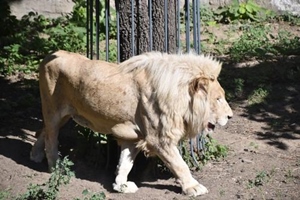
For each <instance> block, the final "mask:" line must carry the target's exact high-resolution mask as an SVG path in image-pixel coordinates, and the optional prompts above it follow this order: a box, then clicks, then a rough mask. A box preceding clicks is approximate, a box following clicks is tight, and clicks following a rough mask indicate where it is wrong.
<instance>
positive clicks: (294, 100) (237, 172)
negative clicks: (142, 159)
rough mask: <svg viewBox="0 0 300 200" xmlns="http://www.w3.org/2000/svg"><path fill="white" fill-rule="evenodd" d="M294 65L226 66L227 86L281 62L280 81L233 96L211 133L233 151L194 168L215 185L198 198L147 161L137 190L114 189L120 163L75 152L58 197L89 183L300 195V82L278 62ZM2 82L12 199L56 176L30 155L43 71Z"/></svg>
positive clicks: (5, 183)
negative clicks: (257, 94)
mask: <svg viewBox="0 0 300 200" xmlns="http://www.w3.org/2000/svg"><path fill="white" fill-rule="evenodd" d="M295 65H296V66H299V65H300V59H299V58H298V57H296V58H293V57H292V58H285V59H278V60H276V61H272V63H255V64H252V65H251V66H250V65H232V66H231V67H229V65H228V66H225V67H224V69H223V70H225V72H223V71H222V73H224V74H223V76H222V77H221V84H222V82H224V84H222V85H223V87H224V88H225V89H227V88H229V87H230V82H228V81H227V82H226V81H225V80H226V79H228V80H231V79H234V78H236V77H243V78H245V80H247V76H250V75H251V76H255V73H263V72H264V71H265V69H264V67H268V66H272V67H273V66H275V67H273V68H274V71H273V72H272V77H271V78H273V80H275V82H274V83H272V90H271V91H272V92H271V93H270V94H269V96H268V99H267V103H261V104H259V105H258V106H252V105H250V104H249V102H247V100H246V99H247V98H246V97H247V94H249V93H250V90H251V88H246V89H245V91H246V94H244V96H245V97H244V98H243V97H242V98H236V99H233V100H232V101H231V102H230V104H231V106H232V109H233V111H234V117H233V118H232V119H231V120H230V122H229V123H228V125H226V127H217V128H216V131H215V133H214V134H213V135H212V137H213V138H215V139H216V140H217V141H218V142H219V143H221V144H223V145H227V146H228V147H229V149H230V150H229V155H228V156H227V157H226V158H225V159H224V160H222V161H218V162H216V161H211V162H209V163H208V164H206V165H205V166H204V167H203V168H202V169H201V170H199V171H193V172H192V173H193V176H194V177H195V178H196V179H197V180H199V182H200V183H202V184H203V185H205V186H206V187H207V188H208V190H209V193H208V194H206V195H204V196H200V197H196V198H191V197H187V196H184V195H182V194H181V189H180V187H179V185H178V184H177V183H176V182H175V179H174V178H172V177H159V178H156V177H149V176H147V177H148V178H141V177H142V176H140V174H141V173H140V172H141V169H135V170H133V172H132V173H131V176H130V179H131V180H134V181H136V183H137V185H138V186H139V188H140V189H139V190H138V192H137V193H135V194H119V193H115V192H113V190H112V183H113V180H114V169H115V168H114V167H111V168H110V169H99V168H95V167H92V166H90V165H87V164H86V163H85V162H84V161H82V160H75V166H74V171H75V173H76V178H72V179H71V183H70V184H69V185H67V186H64V187H63V188H61V191H60V193H59V199H66V200H67V199H74V198H83V195H82V191H83V190H85V189H88V190H89V191H91V192H101V191H102V192H104V193H105V195H106V199H127V200H133V199H153V200H154V199H156V200H165V199H174V200H175V199H212V200H215V199H226V200H227V199H286V200H291V199H294V200H296V199H299V198H300V113H299V108H300V103H299V102H300V84H299V83H300V82H299V81H298V82H297V81H296V82H295V81H293V82H290V81H288V80H287V79H284V80H283V79H280V77H281V74H282V72H281V71H280V70H276V69H282V66H285V67H286V66H295ZM241 66H242V67H241ZM276 66H277V67H276ZM273 68H272V69H273ZM260 69H261V71H260ZM297 69H299V68H297ZM273 76H274V77H273ZM258 84H259V83H258ZM246 86H247V84H245V87H246ZM249 87H250V86H249ZM0 88H1V89H0V192H2V193H3V192H4V191H8V192H9V194H10V196H9V197H8V199H14V197H16V196H17V195H19V194H22V193H24V192H25V191H26V188H27V187H28V185H29V183H40V184H41V183H44V182H46V180H48V178H49V173H47V166H46V162H43V163H41V164H36V163H33V162H31V161H30V160H29V152H30V149H31V147H32V144H33V142H34V141H35V137H34V134H35V131H36V130H38V129H40V128H41V126H42V120H41V109H40V100H39V92H38V86H37V79H36V78H35V77H32V76H30V77H26V76H25V75H19V77H11V78H9V79H7V78H3V77H0ZM248 90H249V91H248ZM247 91H248V93H247Z"/></svg>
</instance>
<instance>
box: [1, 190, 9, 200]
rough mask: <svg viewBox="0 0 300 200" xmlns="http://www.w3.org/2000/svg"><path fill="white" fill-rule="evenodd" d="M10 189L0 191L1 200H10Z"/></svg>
mask: <svg viewBox="0 0 300 200" xmlns="http://www.w3.org/2000/svg"><path fill="white" fill-rule="evenodd" d="M9 190H10V189H6V190H3V191H0V200H6V199H10V198H9V197H10V193H9Z"/></svg>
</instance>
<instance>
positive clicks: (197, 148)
mask: <svg viewBox="0 0 300 200" xmlns="http://www.w3.org/2000/svg"><path fill="white" fill-rule="evenodd" d="M123 1H125V0H123ZM127 1H130V12H131V27H130V30H131V41H130V42H131V52H132V53H131V56H134V55H136V46H135V39H136V38H135V34H134V31H135V23H134V22H135V15H134V14H133V13H134V12H135V9H136V6H135V3H136V1H134V0H127ZM137 1H139V0H137ZM140 1H141V0H140ZM174 1H175V3H176V10H175V12H176V51H177V52H190V51H191V49H193V51H195V52H196V53H198V54H199V53H200V50H201V46H200V0H191V1H190V0H184V1H183V0H174ZM114 2H116V5H111V2H110V1H109V0H87V13H86V15H87V22H86V29H87V36H86V40H87V57H89V58H90V59H102V60H106V61H110V59H109V54H110V49H111V46H110V41H109V40H110V39H111V33H110V28H111V20H112V17H114V18H115V20H116V27H113V28H115V29H116V32H117V33H116V38H114V39H115V40H116V46H117V47H116V48H117V59H116V61H117V62H118V63H119V62H120V61H121V60H120V34H121V33H120V8H119V6H118V2H119V1H114ZM169 2H170V0H164V2H163V4H164V8H163V10H164V30H163V32H164V50H163V51H164V52H169V47H168V41H169V38H168V3H169ZM147 4H148V18H149V26H148V27H149V30H148V31H149V32H148V33H149V47H148V51H152V50H153V34H156V33H154V32H153V21H152V19H153V16H152V13H153V1H152V0H148V2H147ZM113 9H114V10H115V13H114V15H115V16H113V15H112V12H111V11H112V10H113ZM104 21H105V47H102V48H103V49H100V46H103V44H102V45H101V44H100V42H102V43H103V41H100V34H101V33H103V32H104V31H103V30H101V28H100V27H101V23H103V22H104ZM191 46H192V47H191ZM100 52H104V56H103V54H102V57H101V55H100ZM181 145H182V143H181ZM204 145H205V140H204V137H203V136H202V134H200V135H199V136H198V137H197V138H196V139H194V140H190V141H189V150H190V155H191V157H192V158H193V164H194V166H198V161H197V158H196V155H195V154H199V153H201V152H202V151H204ZM181 153H182V152H181Z"/></svg>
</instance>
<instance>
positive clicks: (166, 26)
mask: <svg viewBox="0 0 300 200" xmlns="http://www.w3.org/2000/svg"><path fill="white" fill-rule="evenodd" d="M164 8H165V11H164V18H165V20H164V23H165V52H169V46H168V44H169V38H168V36H169V33H168V0H165V1H164Z"/></svg>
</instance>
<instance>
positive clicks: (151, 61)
mask: <svg viewBox="0 0 300 200" xmlns="http://www.w3.org/2000/svg"><path fill="white" fill-rule="evenodd" d="M220 71H221V63H219V62H218V61H215V60H214V59H213V58H211V57H206V56H199V55H195V54H192V53H191V54H181V55H169V54H162V53H158V52H151V53H146V54H142V55H139V56H135V57H132V58H130V59H129V60H127V61H125V62H123V63H121V64H120V65H119V66H117V65H115V64H111V63H107V62H104V61H92V60H89V59H87V58H85V57H84V56H80V55H79V54H74V53H69V52H65V51H58V52H55V53H54V54H51V55H49V56H47V57H46V58H45V59H44V61H43V62H42V63H41V65H40V93H41V99H42V110H43V117H44V128H43V130H42V131H41V134H40V136H39V138H38V140H37V141H36V143H35V144H34V146H33V148H32V152H31V159H32V160H34V161H37V162H39V161H41V160H42V159H43V157H44V149H45V152H46V156H47V160H48V165H49V167H50V168H51V167H53V166H54V164H55V162H56V160H57V158H58V150H57V144H58V142H57V137H58V130H59V128H60V127H61V126H62V125H63V124H64V123H65V122H66V121H67V120H68V119H69V118H71V117H72V118H73V119H74V120H75V121H76V122H78V123H79V124H81V125H83V126H86V127H89V128H91V129H92V130H94V131H97V132H101V133H104V134H112V135H113V136H114V137H115V138H116V139H117V140H118V142H119V144H120V146H121V156H120V160H119V165H118V167H117V172H116V174H117V175H116V179H115V183H114V184H113V188H114V190H116V191H119V192H125V193H126V192H135V191H136V190H137V189H138V188H137V187H136V185H135V184H134V183H133V182H130V181H127V176H128V174H129V172H130V170H131V168H132V165H133V161H134V159H135V157H136V155H137V153H138V152H139V151H140V150H143V151H144V152H145V153H146V154H148V155H157V156H159V157H160V158H161V159H162V160H163V161H164V162H165V164H166V166H167V167H169V169H170V170H171V171H172V172H173V173H174V175H175V176H176V178H177V179H178V181H179V183H180V184H181V187H182V190H183V192H184V193H185V194H187V195H192V196H197V195H202V194H205V193H207V189H206V188H205V187H204V186H203V185H201V184H199V183H198V182H197V181H196V180H195V179H194V178H193V177H192V175H191V173H190V170H189V168H188V166H187V165H186V163H185V162H184V161H183V159H182V157H181V156H180V154H179V151H178V149H177V144H178V142H179V140H181V139H182V138H184V137H194V136H196V135H197V134H199V133H201V132H210V131H212V130H213V129H212V126H213V125H215V124H217V123H218V124H220V125H225V124H226V123H227V121H228V118H230V117H231V116H232V111H231V109H230V107H229V105H228V103H227V101H226V100H225V94H224V90H223V89H222V87H221V86H220V84H219V82H218V80H217V78H218V76H219V73H220Z"/></svg>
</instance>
